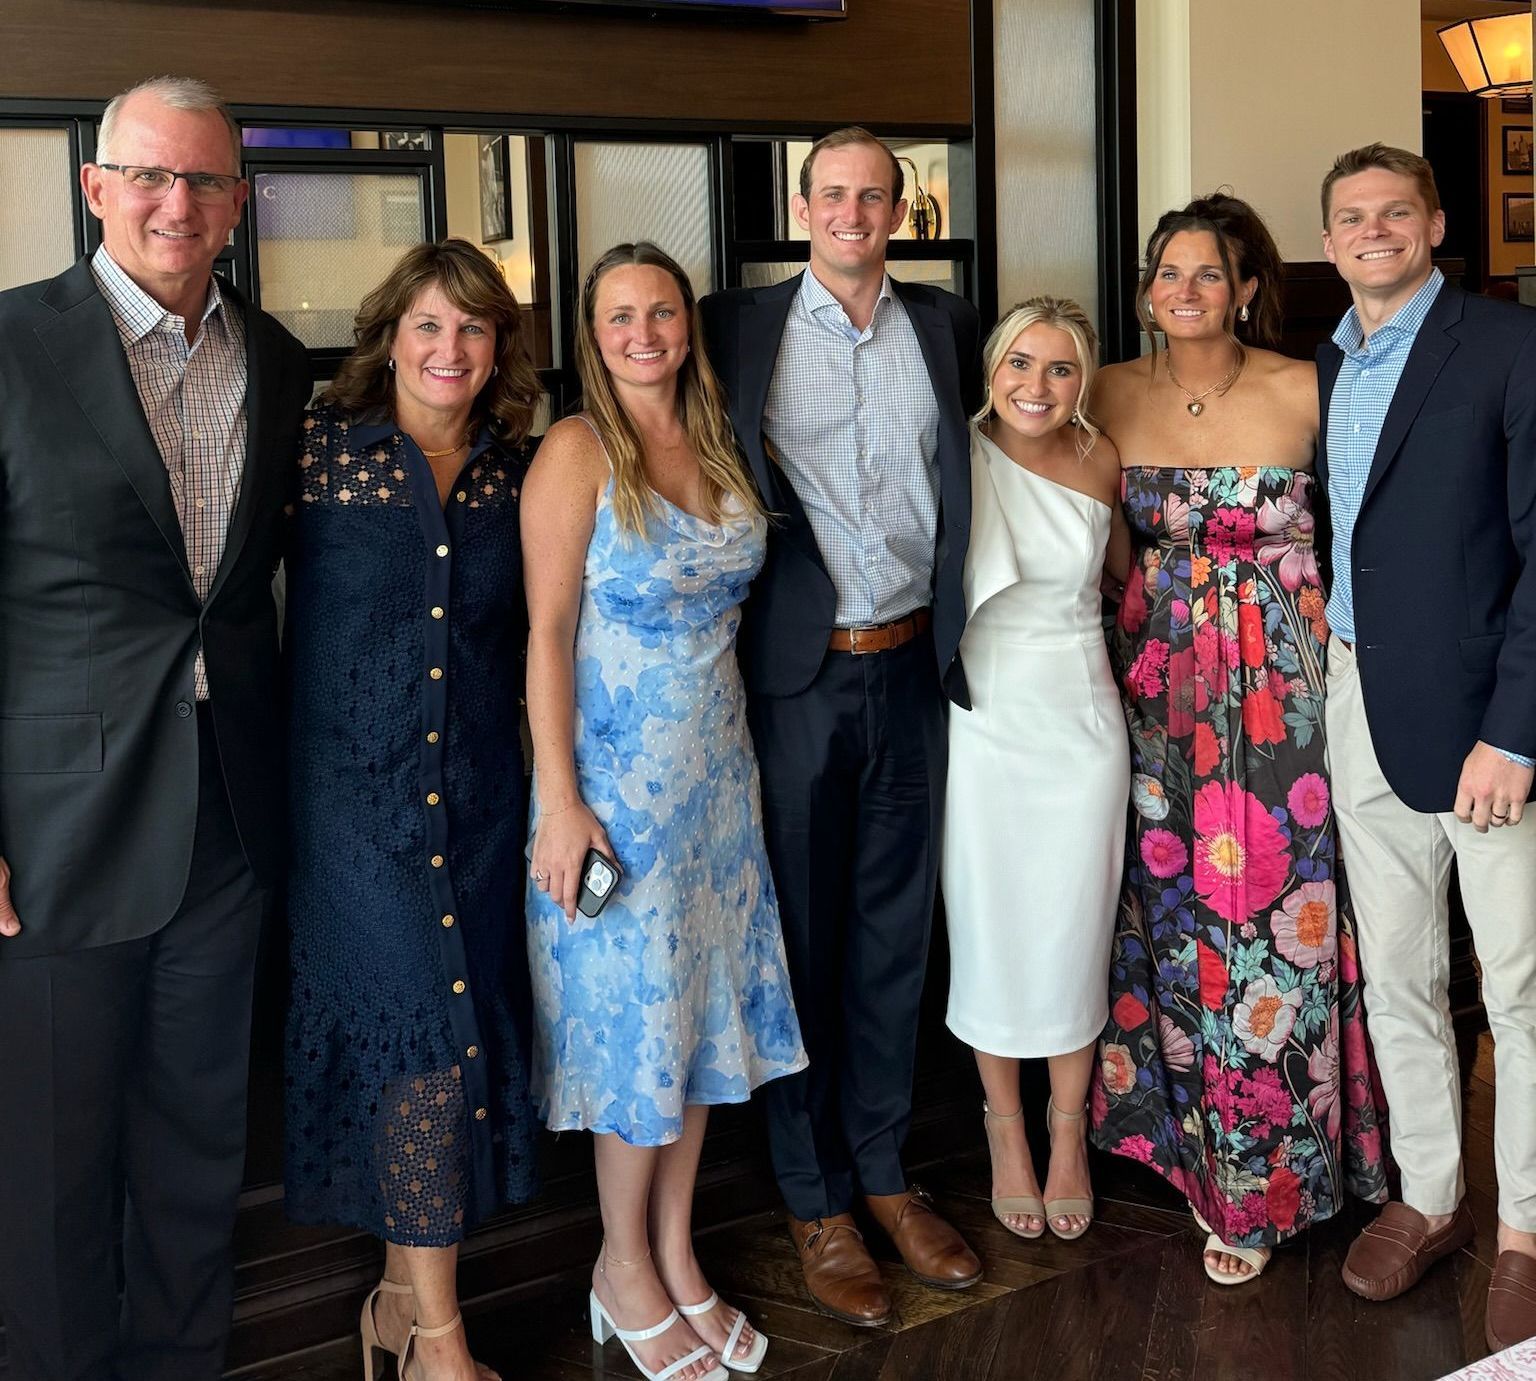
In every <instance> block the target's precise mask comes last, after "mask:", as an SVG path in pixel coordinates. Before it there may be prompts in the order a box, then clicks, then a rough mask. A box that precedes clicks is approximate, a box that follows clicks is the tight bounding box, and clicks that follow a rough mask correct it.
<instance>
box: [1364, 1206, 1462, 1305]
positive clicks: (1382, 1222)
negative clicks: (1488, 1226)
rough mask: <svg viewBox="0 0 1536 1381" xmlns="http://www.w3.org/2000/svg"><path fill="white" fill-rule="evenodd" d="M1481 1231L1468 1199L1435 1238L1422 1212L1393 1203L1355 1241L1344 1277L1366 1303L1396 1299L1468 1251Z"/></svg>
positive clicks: (1435, 1233)
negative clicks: (1432, 1269)
mask: <svg viewBox="0 0 1536 1381" xmlns="http://www.w3.org/2000/svg"><path fill="white" fill-rule="evenodd" d="M1475 1232H1476V1228H1475V1227H1474V1225H1473V1222H1472V1210H1471V1209H1469V1208H1468V1207H1467V1201H1466V1200H1465V1199H1463V1200H1462V1201H1461V1202H1460V1203H1459V1204H1457V1205H1456V1214H1455V1217H1453V1218H1452V1219H1451V1221H1450V1222H1449V1223H1447V1224H1446V1225H1445V1226H1444V1227H1443V1228H1441V1229H1440V1231H1439V1232H1433V1233H1432V1232H1430V1231H1429V1225H1428V1223H1427V1222H1426V1221H1425V1218H1424V1215H1423V1214H1422V1213H1420V1212H1419V1211H1418V1210H1417V1209H1415V1208H1409V1207H1408V1205H1407V1204H1400V1203H1390V1204H1388V1205H1387V1206H1386V1207H1385V1208H1384V1209H1382V1210H1381V1214H1380V1216H1379V1217H1378V1218H1377V1219H1376V1221H1375V1222H1374V1223H1372V1224H1371V1225H1370V1226H1369V1227H1367V1228H1366V1229H1365V1230H1364V1231H1363V1232H1362V1233H1361V1234H1360V1235H1359V1236H1358V1237H1357V1238H1355V1240H1354V1243H1353V1245H1351V1247H1350V1249H1349V1255H1348V1256H1346V1257H1345V1258H1344V1269H1343V1270H1342V1271H1341V1272H1340V1273H1339V1274H1340V1275H1342V1276H1343V1278H1344V1283H1345V1284H1346V1285H1347V1286H1349V1288H1350V1289H1351V1290H1353V1291H1354V1292H1355V1293H1356V1294H1357V1295H1359V1296H1360V1297H1361V1298H1362V1299H1373V1300H1384V1299H1395V1298H1396V1297H1397V1296H1398V1295H1400V1294H1402V1293H1403V1291H1404V1290H1408V1289H1411V1288H1412V1287H1413V1286H1415V1285H1417V1284H1418V1283H1419V1280H1420V1278H1421V1277H1422V1276H1423V1274H1424V1272H1425V1271H1427V1270H1428V1269H1429V1268H1430V1267H1431V1266H1433V1265H1434V1264H1435V1262H1437V1261H1438V1260H1440V1258H1441V1257H1443V1256H1449V1255H1450V1254H1451V1253H1452V1252H1453V1251H1455V1250H1456V1249H1457V1248H1458V1247H1464V1246H1466V1245H1467V1243H1468V1242H1470V1241H1471V1240H1472V1237H1473V1235H1474V1233H1475Z"/></svg>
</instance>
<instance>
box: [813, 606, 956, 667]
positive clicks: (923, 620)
mask: <svg viewBox="0 0 1536 1381" xmlns="http://www.w3.org/2000/svg"><path fill="white" fill-rule="evenodd" d="M932 622H933V615H932V614H931V613H930V612H929V611H928V610H927V609H914V610H913V611H912V612H911V613H910V614H908V615H907V616H906V618H904V619H893V620H892V621H891V622H890V623H877V624H874V625H872V626H871V627H869V628H834V629H833V630H832V636H831V637H830V638H829V639H828V640H827V646H828V647H829V648H830V649H831V650H832V651H833V652H852V653H854V654H855V655H856V656H862V655H864V654H865V653H868V652H889V651H890V650H891V649H892V648H893V647H900V646H901V645H902V644H903V643H909V642H911V641H912V639H913V638H915V637H917V635H918V634H919V633H926V632H927V631H928V626H929V625H930V624H931V623H932Z"/></svg>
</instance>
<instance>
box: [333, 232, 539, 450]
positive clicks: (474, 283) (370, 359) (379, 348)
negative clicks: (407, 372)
mask: <svg viewBox="0 0 1536 1381" xmlns="http://www.w3.org/2000/svg"><path fill="white" fill-rule="evenodd" d="M432 287H438V288H441V289H442V290H443V296H445V297H446V298H447V299H448V300H449V301H450V302H451V303H453V305H454V306H455V307H457V308H458V309H459V310H460V311H461V312H468V313H470V314H471V315H472V316H477V317H479V318H481V320H483V321H488V322H490V323H491V324H492V325H494V326H495V328H496V369H495V372H494V373H493V374H492V375H491V377H490V379H489V380H488V381H487V382H486V385H485V387H484V388H482V389H481V390H480V392H479V393H478V394H477V395H476V396H475V401H474V403H473V404H472V405H471V406H470V414H469V415H470V420H471V421H472V422H473V423H475V424H476V425H478V424H480V423H482V422H486V423H489V424H490V427H491V430H492V431H493V432H495V433H496V435H497V436H498V437H499V438H500V439H502V440H503V441H509V442H512V443H514V444H515V443H517V442H520V441H523V440H525V439H526V438H527V436H528V433H529V431H530V430H531V429H532V427H533V418H534V413H535V412H536V411H537V409H538V406H539V395H540V390H539V376H538V375H537V374H536V373H535V372H534V368H533V361H532V360H531V359H529V358H528V347H527V345H526V343H525V328H524V326H523V313H522V309H521V308H520V307H519V306H518V305H517V299H516V298H515V297H513V296H512V290H511V289H510V288H509V287H507V282H506V279H504V278H503V277H502V276H501V274H500V273H499V272H498V271H497V269H496V265H495V264H493V263H492V262H491V260H490V259H489V258H488V257H487V256H486V255H485V254H484V253H482V252H481V251H480V250H478V249H476V248H475V247H474V245H472V244H470V243H469V241H468V240H444V241H443V242H442V243H441V244H420V245H416V246H415V247H414V248H412V249H408V250H406V252H405V253H404V254H403V255H401V257H400V261H399V263H397V264H396V265H395V266H394V268H392V269H391V270H390V271H389V276H388V277H387V278H385V280H384V281H383V282H382V283H380V284H379V286H378V287H376V288H375V289H374V290H373V291H372V292H370V293H369V294H368V296H367V297H365V298H364V299H363V303H362V306H361V307H359V308H358V312H357V322H356V325H355V327H354V330H353V334H354V336H355V337H356V340H357V346H356V348H355V349H354V350H353V351H352V353H351V354H350V355H348V356H347V358H346V359H345V360H343V361H342V363H341V367H340V368H339V369H338V370H337V371H336V377H335V378H334V379H333V380H332V381H331V385H330V387H329V388H327V389H326V391H325V392H324V393H323V394H322V395H321V399H320V401H321V402H323V403H332V404H334V405H335V406H336V407H339V408H341V409H342V410H343V411H345V412H348V413H351V414H353V415H354V416H359V417H368V418H372V419H377V420H381V421H382V420H383V419H385V418H391V417H393V416H394V412H395V376H394V374H393V373H392V372H391V370H390V368H389V355H390V349H391V347H392V346H393V345H394V340H395V330H396V328H397V327H398V326H399V324H400V319H401V318H402V317H403V316H404V315H405V314H406V313H407V312H408V311H410V309H411V304H412V303H413V302H415V300H416V298H417V297H418V296H419V295H420V294H421V293H422V292H423V291H424V290H426V289H428V288H432Z"/></svg>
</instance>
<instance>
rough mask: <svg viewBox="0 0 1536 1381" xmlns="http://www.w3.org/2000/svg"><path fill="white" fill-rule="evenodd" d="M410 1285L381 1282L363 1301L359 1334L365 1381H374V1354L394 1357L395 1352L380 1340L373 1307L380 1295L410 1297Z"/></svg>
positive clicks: (390, 1281) (389, 1281) (395, 1281)
mask: <svg viewBox="0 0 1536 1381" xmlns="http://www.w3.org/2000/svg"><path fill="white" fill-rule="evenodd" d="M411 1293H412V1291H411V1287H410V1286H409V1285H402V1284H401V1283H400V1282H399V1281H398V1280H381V1281H379V1283H378V1284H377V1285H375V1286H374V1287H373V1289H371V1290H370V1291H369V1292H368V1298H367V1299H365V1300H364V1301H363V1317H362V1318H361V1320H359V1322H358V1333H359V1334H360V1335H361V1337H362V1340H363V1381H373V1354H374V1353H375V1352H387V1353H389V1355H390V1356H391V1357H393V1356H394V1355H395V1354H394V1350H393V1349H392V1348H389V1347H386V1346H385V1345H384V1343H383V1342H382V1341H381V1340H380V1338H379V1326H378V1324H377V1323H375V1322H374V1319H373V1306H374V1303H375V1301H376V1300H377V1299H378V1298H379V1296H380V1295H409V1294H411Z"/></svg>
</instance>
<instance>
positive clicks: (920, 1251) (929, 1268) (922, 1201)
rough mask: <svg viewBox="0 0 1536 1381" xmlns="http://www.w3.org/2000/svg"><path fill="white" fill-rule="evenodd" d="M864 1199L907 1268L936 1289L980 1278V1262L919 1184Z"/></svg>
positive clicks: (963, 1285) (959, 1287)
mask: <svg viewBox="0 0 1536 1381" xmlns="http://www.w3.org/2000/svg"><path fill="white" fill-rule="evenodd" d="M864 1202H865V1203H866V1204H868V1205H869V1211H870V1213H871V1214H872V1215H873V1216H874V1219H875V1222H877V1223H879V1224H880V1226H881V1228H882V1229H883V1230H884V1232H885V1234H886V1236H887V1237H889V1238H890V1239H891V1241H892V1242H894V1243H895V1244H896V1250H897V1251H899V1252H900V1253H901V1259H902V1260H903V1261H905V1262H906V1263H907V1269H908V1270H909V1271H911V1272H912V1274H913V1275H915V1276H916V1277H917V1278H918V1279H919V1280H920V1281H922V1282H923V1284H924V1285H931V1286H933V1287H934V1289H936V1290H963V1289H965V1288H966V1286H968V1285H974V1284H975V1283H976V1282H977V1281H978V1280H980V1279H981V1261H980V1260H979V1259H978V1257H977V1255H976V1253H975V1252H973V1251H972V1250H971V1249H970V1248H969V1247H968V1246H966V1245H965V1238H963V1237H962V1236H960V1234H959V1233H958V1232H956V1231H955V1229H954V1228H952V1227H951V1226H950V1225H949V1224H948V1223H946V1222H945V1221H944V1220H943V1219H942V1218H940V1217H939V1215H938V1214H937V1213H935V1212H934V1211H933V1201H932V1200H931V1199H930V1198H929V1197H928V1195H927V1194H925V1193H924V1192H923V1191H922V1190H921V1189H919V1188H918V1187H917V1186H916V1185H913V1186H912V1188H911V1189H909V1190H907V1192H906V1193H905V1194H866V1195H865V1196H864Z"/></svg>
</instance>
